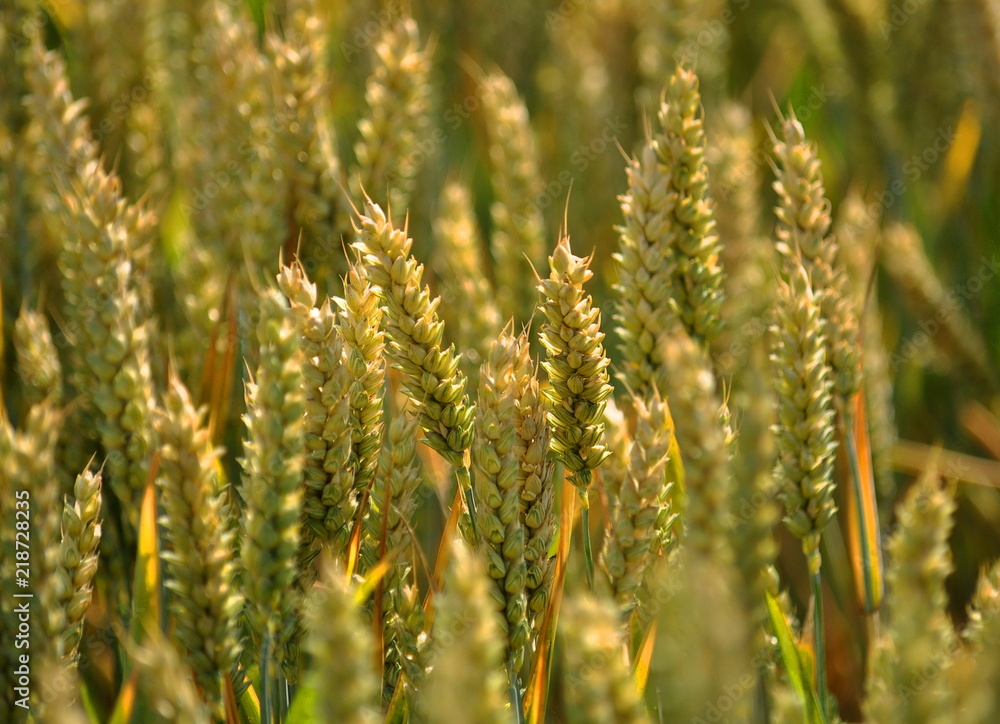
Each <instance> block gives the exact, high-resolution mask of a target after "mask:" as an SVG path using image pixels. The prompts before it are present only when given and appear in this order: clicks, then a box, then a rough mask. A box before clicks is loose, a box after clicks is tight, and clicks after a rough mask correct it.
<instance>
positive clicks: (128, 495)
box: [59, 164, 154, 545]
mask: <svg viewBox="0 0 1000 724" xmlns="http://www.w3.org/2000/svg"><path fill="white" fill-rule="evenodd" d="M82 173H85V174H88V175H87V181H86V182H85V183H86V185H85V186H83V187H81V188H78V189H77V190H76V193H75V195H69V196H67V197H66V198H65V204H66V205H65V208H64V209H63V214H64V224H65V225H66V227H67V229H71V230H72V231H71V234H70V236H69V237H68V238H67V240H66V243H65V245H64V247H63V249H62V252H61V254H60V259H59V265H60V268H61V269H62V271H63V292H64V295H65V297H66V302H67V305H68V306H67V310H69V309H72V310H73V312H72V316H71V317H70V320H71V326H70V327H69V329H68V331H70V332H71V336H70V340H71V341H72V342H73V344H74V345H75V346H76V347H77V348H78V349H79V350H80V352H81V354H82V356H83V363H84V366H83V368H82V369H80V370H78V371H77V374H76V377H75V386H76V388H77V389H78V390H80V391H81V392H83V393H84V394H85V395H86V399H87V400H88V401H89V403H90V404H91V405H92V406H93V408H94V409H95V410H96V413H97V416H98V419H97V429H98V432H99V434H100V439H101V444H102V446H103V447H104V450H105V452H106V453H107V455H108V459H107V466H106V467H107V471H108V479H109V482H110V486H111V489H112V491H113V492H114V493H115V495H116V496H117V498H118V499H119V501H121V507H122V515H123V520H122V521H121V523H122V526H123V533H124V536H125V542H126V545H128V544H129V541H131V540H132V536H133V532H134V530H135V527H136V524H137V521H138V514H139V501H140V496H141V494H142V490H143V488H144V486H145V485H146V481H147V480H148V478H149V465H150V451H151V449H152V447H153V443H154V431H153V424H152V409H151V408H152V406H153V391H152V387H153V381H152V372H151V369H150V362H149V344H150V343H149V321H148V319H147V318H146V316H145V314H146V312H145V305H144V303H143V296H144V292H143V291H142V286H141V281H142V280H140V279H137V278H136V277H135V273H134V267H133V264H132V259H133V253H132V250H131V244H130V242H129V239H130V238H133V236H132V233H131V232H132V228H131V227H133V225H132V224H130V222H129V214H128V212H127V210H126V209H125V207H124V202H123V201H122V200H121V199H120V197H119V192H118V184H117V180H116V179H115V178H113V177H108V176H105V175H103V174H101V173H100V172H99V169H98V167H97V166H96V164H95V165H93V166H91V167H88V169H87V171H85V172H82Z"/></svg>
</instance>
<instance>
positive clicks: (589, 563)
mask: <svg viewBox="0 0 1000 724" xmlns="http://www.w3.org/2000/svg"><path fill="white" fill-rule="evenodd" d="M580 500H581V501H582V503H583V509H582V510H581V511H580V522H581V524H582V525H583V561H584V563H585V565H586V568H587V587H588V588H590V590H591V591H593V590H594V549H593V547H592V546H591V544H590V503H589V502H588V500H587V493H586V491H584V490H580Z"/></svg>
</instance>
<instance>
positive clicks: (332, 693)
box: [305, 564, 379, 724]
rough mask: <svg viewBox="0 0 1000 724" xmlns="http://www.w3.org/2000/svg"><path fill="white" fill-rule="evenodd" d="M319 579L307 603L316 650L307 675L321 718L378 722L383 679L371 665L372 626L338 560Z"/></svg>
mask: <svg viewBox="0 0 1000 724" xmlns="http://www.w3.org/2000/svg"><path fill="white" fill-rule="evenodd" d="M319 583H320V585H319V586H317V587H316V589H314V590H313V591H312V593H311V594H310V595H309V597H308V598H307V599H306V605H305V610H306V612H307V614H308V625H309V629H310V631H312V632H313V633H312V635H311V636H310V637H309V640H308V648H309V652H310V653H311V654H312V669H311V674H310V675H309V679H308V680H309V682H310V683H311V684H312V685H313V686H314V687H315V690H316V692H317V696H316V704H315V709H314V711H315V713H316V716H317V717H318V718H317V721H330V722H334V721H336V722H343V724H375V723H376V722H377V721H379V715H378V706H377V704H378V679H377V678H376V676H375V672H374V671H373V670H372V668H371V660H372V658H371V650H372V640H371V638H372V637H371V629H370V627H369V626H368V625H367V623H366V622H365V621H364V620H363V617H362V615H361V610H360V607H359V605H358V602H357V600H356V592H355V591H354V589H353V587H352V586H350V585H349V584H347V583H346V582H345V576H344V571H343V569H342V568H340V566H339V565H338V564H327V565H326V566H324V567H323V569H322V571H321V573H320V577H319Z"/></svg>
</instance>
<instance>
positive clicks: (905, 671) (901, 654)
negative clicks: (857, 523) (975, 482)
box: [865, 461, 956, 724]
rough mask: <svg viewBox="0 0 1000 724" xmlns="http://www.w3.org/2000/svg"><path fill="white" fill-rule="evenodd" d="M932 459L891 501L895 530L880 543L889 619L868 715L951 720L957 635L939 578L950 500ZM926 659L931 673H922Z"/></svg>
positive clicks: (945, 570) (946, 570)
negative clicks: (932, 669) (885, 559)
mask: <svg viewBox="0 0 1000 724" xmlns="http://www.w3.org/2000/svg"><path fill="white" fill-rule="evenodd" d="M936 466H937V461H932V463H931V467H930V468H929V469H928V470H927V471H926V472H925V473H924V474H923V475H922V476H921V479H920V480H918V481H917V482H916V483H915V484H914V486H913V488H912V489H911V490H910V491H909V492H908V494H907V495H906V497H905V498H904V499H903V502H902V503H901V504H900V506H899V507H898V509H897V514H898V519H899V530H898V531H897V532H896V534H895V535H894V536H893V537H892V538H891V539H890V540H889V543H888V545H887V547H886V550H887V554H888V555H887V557H888V559H889V561H890V564H889V567H888V570H887V571H886V583H887V593H888V595H887V596H886V605H887V606H888V608H889V613H890V618H889V624H888V626H887V627H886V631H885V633H884V634H883V636H882V638H881V639H880V640H879V641H878V642H877V643H876V651H875V656H874V662H873V667H872V672H871V680H870V683H869V688H868V691H869V694H868V699H867V701H866V703H865V713H866V714H867V715H868V716H869V717H870V718H871V719H872V720H873V721H880V722H882V721H884V722H899V724H902V723H903V722H942V723H943V722H947V721H954V718H953V717H954V705H955V690H954V689H953V688H952V687H951V686H950V685H949V681H948V674H949V670H950V669H951V666H952V664H953V658H952V654H951V652H952V651H953V650H954V649H955V646H956V642H955V631H954V628H953V626H952V624H951V619H950V618H949V616H948V610H947V604H948V596H947V593H946V591H945V587H944V583H945V579H946V578H947V577H948V576H949V575H950V574H951V572H952V571H953V569H954V566H953V564H952V559H951V551H950V548H949V545H948V538H949V536H950V534H951V530H952V526H953V524H954V513H955V499H954V492H953V490H952V489H951V488H944V487H942V484H941V480H940V476H939V473H938V470H937V467H936ZM931 661H933V662H935V674H936V675H935V676H931V677H928V676H926V674H924V671H925V670H926V667H927V666H928V662H931Z"/></svg>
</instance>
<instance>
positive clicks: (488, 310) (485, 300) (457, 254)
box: [434, 182, 502, 378]
mask: <svg viewBox="0 0 1000 724" xmlns="http://www.w3.org/2000/svg"><path fill="white" fill-rule="evenodd" d="M439 207H440V208H439V211H438V216H437V219H436V221H435V225H434V236H435V239H436V241H437V244H438V251H437V253H436V254H435V257H434V261H435V269H436V270H437V275H438V278H439V279H440V280H441V299H442V301H444V306H442V307H441V316H442V317H443V318H444V321H445V328H446V329H447V330H448V332H449V333H450V335H451V337H452V339H453V340H454V341H455V344H456V345H457V346H458V347H459V348H460V349H462V350H464V352H463V353H462V360H463V363H464V364H463V366H464V368H465V370H464V371H465V373H466V376H467V377H470V378H472V377H473V373H474V372H475V371H478V365H479V364H481V363H482V362H483V361H484V360H485V359H486V354H487V352H488V351H489V348H490V343H491V342H492V341H493V340H495V339H496V338H497V336H498V335H499V334H500V328H501V326H502V325H501V322H500V310H499V309H498V308H497V304H496V299H495V295H494V292H493V287H492V285H491V284H490V281H489V279H487V278H486V275H485V273H484V270H485V269H486V263H485V260H484V258H483V245H482V239H481V238H480V236H479V228H478V225H477V222H476V216H475V213H474V210H473V208H472V198H471V196H470V194H469V190H468V188H467V187H466V186H464V185H462V184H460V183H456V182H451V183H448V184H447V185H446V186H445V187H444V189H443V190H442V192H441V200H440V204H439Z"/></svg>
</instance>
